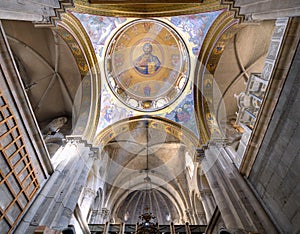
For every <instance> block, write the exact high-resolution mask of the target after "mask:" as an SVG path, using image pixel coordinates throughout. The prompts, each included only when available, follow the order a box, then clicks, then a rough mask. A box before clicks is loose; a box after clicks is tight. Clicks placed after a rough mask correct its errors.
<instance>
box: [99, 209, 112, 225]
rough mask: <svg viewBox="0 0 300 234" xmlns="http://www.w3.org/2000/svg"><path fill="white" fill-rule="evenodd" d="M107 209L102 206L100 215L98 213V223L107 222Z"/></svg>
mask: <svg viewBox="0 0 300 234" xmlns="http://www.w3.org/2000/svg"><path fill="white" fill-rule="evenodd" d="M109 213H110V212H109V210H108V209H106V208H102V211H101V215H100V223H106V222H109V221H110V220H109Z"/></svg>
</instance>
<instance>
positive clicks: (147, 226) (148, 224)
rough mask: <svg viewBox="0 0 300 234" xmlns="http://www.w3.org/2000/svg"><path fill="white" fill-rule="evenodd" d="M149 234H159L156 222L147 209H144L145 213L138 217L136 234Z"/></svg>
mask: <svg viewBox="0 0 300 234" xmlns="http://www.w3.org/2000/svg"><path fill="white" fill-rule="evenodd" d="M142 233H144V234H148V233H149V234H150V233H159V229H158V222H157V219H156V217H155V216H154V215H153V214H152V213H151V212H150V211H149V208H146V209H145V212H144V213H143V214H142V215H140V216H139V222H138V223H137V230H136V234H142Z"/></svg>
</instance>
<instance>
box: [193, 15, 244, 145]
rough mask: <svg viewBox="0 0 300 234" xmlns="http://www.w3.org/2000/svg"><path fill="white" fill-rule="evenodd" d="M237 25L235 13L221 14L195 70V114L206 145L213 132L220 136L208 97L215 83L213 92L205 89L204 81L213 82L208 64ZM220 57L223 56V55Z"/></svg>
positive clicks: (205, 41) (202, 50)
mask: <svg viewBox="0 0 300 234" xmlns="http://www.w3.org/2000/svg"><path fill="white" fill-rule="evenodd" d="M237 23H238V20H236V19H235V18H234V13H233V12H230V11H224V12H223V13H221V14H220V16H219V17H218V18H217V19H216V20H215V22H214V23H213V25H212V26H211V28H210V29H209V31H208V33H207V35H206V37H205V40H204V42H203V44H202V48H201V50H200V53H199V57H198V64H197V66H196V69H195V84H196V86H195V87H197V90H195V92H194V95H195V97H194V100H195V103H196V104H195V112H196V119H197V124H198V129H199V132H200V137H201V139H202V140H203V142H204V143H205V144H206V143H207V142H208V141H209V139H210V138H211V134H212V132H216V133H217V134H219V133H218V129H217V128H218V127H217V126H218V125H217V123H216V119H215V116H214V115H213V111H214V110H213V109H212V106H210V105H209V103H210V101H209V100H207V98H208V97H212V92H213V90H212V88H213V86H212V84H213V82H212V83H211V90H206V89H204V88H203V86H204V79H211V81H213V80H212V75H213V73H210V72H209V71H210V69H209V66H210V65H209V63H208V62H209V59H210V58H211V55H212V54H213V52H214V48H215V47H216V46H217V45H218V42H219V40H220V38H222V35H225V32H226V31H227V30H228V29H229V28H231V27H232V26H233V25H236V24H237ZM224 37H226V36H224ZM224 46H225V45H224ZM222 52H223V50H222ZM219 56H221V54H220V55H219ZM218 61H219V59H218V60H216V62H218ZM216 65H217V64H216Z"/></svg>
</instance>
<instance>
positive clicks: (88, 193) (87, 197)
mask: <svg viewBox="0 0 300 234" xmlns="http://www.w3.org/2000/svg"><path fill="white" fill-rule="evenodd" d="M95 197H96V192H95V190H94V189H92V188H89V187H84V189H83V198H82V202H81V204H80V210H81V213H82V217H83V218H85V219H86V220H87V218H88V214H89V210H90V208H91V205H92V203H93V202H94V199H95Z"/></svg>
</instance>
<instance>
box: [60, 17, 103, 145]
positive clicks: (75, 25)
mask: <svg viewBox="0 0 300 234" xmlns="http://www.w3.org/2000/svg"><path fill="white" fill-rule="evenodd" d="M58 26H59V27H60V28H63V29H64V30H66V31H67V32H69V34H70V36H72V37H73V39H74V41H73V40H70V41H66V42H67V44H68V45H69V46H72V44H70V42H71V43H75V42H76V43H78V46H79V47H80V49H81V51H82V56H84V58H85V63H86V65H87V66H88V72H87V73H85V74H82V75H83V77H82V78H85V79H83V82H86V83H85V84H86V85H87V86H89V87H90V89H89V90H85V92H86V94H87V96H86V97H84V98H85V99H86V100H85V102H86V101H88V99H90V100H89V103H90V106H89V108H88V109H89V110H88V111H87V112H88V113H86V111H83V112H82V113H80V114H79V115H85V116H86V119H88V121H87V122H86V121H85V122H84V123H82V124H81V125H82V126H76V128H77V130H78V131H79V132H80V133H81V134H82V135H83V136H84V138H85V139H86V140H88V141H92V140H93V138H94V135H95V133H96V128H95V126H97V124H98V121H99V115H100V111H99V110H100V97H99V93H100V82H101V78H100V68H99V66H98V60H97V57H96V54H95V50H94V47H93V45H92V43H91V41H90V38H89V36H88V34H87V33H86V31H85V29H84V27H83V26H82V25H81V23H80V21H79V20H78V19H77V18H76V17H75V16H74V15H73V14H71V13H65V14H63V15H62V21H61V22H59V23H58ZM58 31H59V30H58ZM88 96H89V97H88ZM86 108H87V107H86ZM76 128H75V131H76ZM79 132H76V133H75V134H77V135H78V134H80V133H79Z"/></svg>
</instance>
